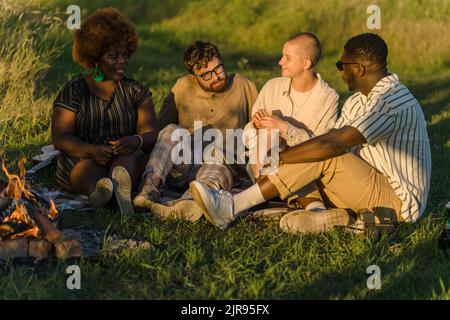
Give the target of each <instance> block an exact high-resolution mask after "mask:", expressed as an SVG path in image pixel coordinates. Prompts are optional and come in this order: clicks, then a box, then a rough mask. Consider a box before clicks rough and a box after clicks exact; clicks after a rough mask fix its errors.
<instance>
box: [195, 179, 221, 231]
mask: <svg viewBox="0 0 450 320" xmlns="http://www.w3.org/2000/svg"><path fill="white" fill-rule="evenodd" d="M198 183H199V182H197V181H192V182H191V183H190V184H189V190H190V191H191V193H192V198H194V201H195V202H196V203H197V204H198V206H199V207H200V209H201V210H202V211H203V214H204V216H205V218H206V220H208V221H209V222H211V224H212V225H213V226H215V227H218V228H219V229H220V227H219V226H217V225H216V223H215V222H214V220H213V218H211V216H210V215H209V212H208V210H206V206H205V204H204V202H203V198H202V196H201V193H200V191H199V190H198V189H197V184H198Z"/></svg>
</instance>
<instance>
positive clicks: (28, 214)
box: [0, 159, 81, 259]
mask: <svg viewBox="0 0 450 320" xmlns="http://www.w3.org/2000/svg"><path fill="white" fill-rule="evenodd" d="M24 164H25V160H24V159H21V160H20V161H19V162H18V168H19V171H20V173H19V174H18V175H17V174H12V173H10V172H9V171H8V169H7V168H6V166H5V164H4V162H2V170H3V172H4V174H5V175H6V177H7V179H8V180H7V182H2V181H0V259H8V258H38V259H42V258H46V257H49V256H52V255H56V256H57V257H58V258H67V257H76V256H80V255H81V244H80V242H79V241H78V240H76V239H74V238H73V237H72V236H71V235H70V234H69V233H65V232H64V231H60V230H59V229H58V221H59V220H60V219H59V218H60V216H59V214H58V210H57V209H56V207H55V204H54V202H53V200H52V199H44V198H43V197H42V196H40V195H39V194H37V193H35V192H33V190H32V188H31V187H30V186H29V184H28V182H27V180H26V178H25V176H26V170H25V167H24Z"/></svg>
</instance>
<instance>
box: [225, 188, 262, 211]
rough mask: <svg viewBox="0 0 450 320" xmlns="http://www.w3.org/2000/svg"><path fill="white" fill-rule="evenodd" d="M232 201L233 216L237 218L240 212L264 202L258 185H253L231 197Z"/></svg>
mask: <svg viewBox="0 0 450 320" xmlns="http://www.w3.org/2000/svg"><path fill="white" fill-rule="evenodd" d="M233 200H234V215H235V216H237V215H238V214H239V213H240V212H242V211H244V210H247V209H249V208H251V207H253V206H256V205H257V204H260V203H263V202H265V201H266V199H264V197H263V195H262V193H261V189H259V185H258V184H257V183H255V184H254V185H253V186H251V187H250V188H248V189H247V190H244V191H242V192H239V193H237V194H235V195H233Z"/></svg>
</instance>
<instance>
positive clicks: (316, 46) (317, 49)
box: [288, 32, 322, 65]
mask: <svg viewBox="0 0 450 320" xmlns="http://www.w3.org/2000/svg"><path fill="white" fill-rule="evenodd" d="M303 37H306V38H308V39H310V40H311V41H312V43H313V47H312V48H311V50H310V52H309V53H310V55H311V57H310V58H311V60H312V63H313V65H317V64H318V63H319V60H320V57H321V56H322V45H321V44H320V41H319V39H318V38H317V36H316V35H315V34H314V33H311V32H299V33H297V34H294V35H293V36H291V37H289V39H288V41H296V40H300V39H301V38H303Z"/></svg>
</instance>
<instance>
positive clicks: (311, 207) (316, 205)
mask: <svg viewBox="0 0 450 320" xmlns="http://www.w3.org/2000/svg"><path fill="white" fill-rule="evenodd" d="M326 209H327V208H325V205H324V204H323V202H322V201H314V202H311V203H310V204H308V205H307V206H306V208H305V210H308V211H320V210H326Z"/></svg>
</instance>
